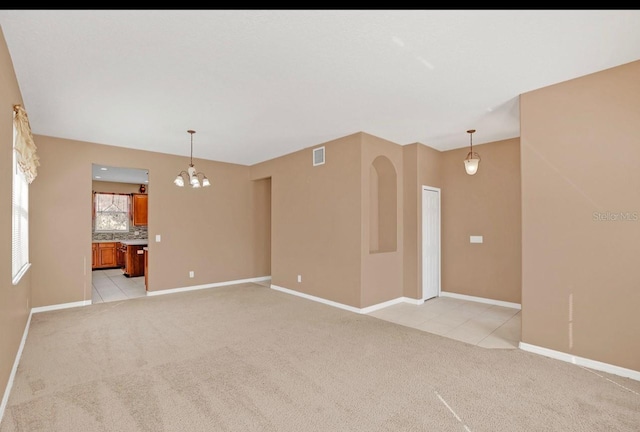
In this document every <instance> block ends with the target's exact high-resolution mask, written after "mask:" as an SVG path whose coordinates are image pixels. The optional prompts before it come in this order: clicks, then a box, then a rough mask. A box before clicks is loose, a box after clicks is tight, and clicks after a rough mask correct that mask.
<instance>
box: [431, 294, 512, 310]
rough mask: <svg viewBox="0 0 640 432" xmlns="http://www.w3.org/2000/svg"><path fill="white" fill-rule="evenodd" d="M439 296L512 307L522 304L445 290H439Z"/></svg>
mask: <svg viewBox="0 0 640 432" xmlns="http://www.w3.org/2000/svg"><path fill="white" fill-rule="evenodd" d="M440 297H451V298H457V299H460V300H468V301H474V302H478V303H486V304H491V305H496V306H504V307H508V308H513V309H522V306H521V305H520V303H511V302H506V301H502V300H493V299H488V298H484V297H475V296H470V295H466V294H458V293H452V292H447V291H440Z"/></svg>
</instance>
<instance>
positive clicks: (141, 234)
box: [93, 226, 148, 241]
mask: <svg viewBox="0 0 640 432" xmlns="http://www.w3.org/2000/svg"><path fill="white" fill-rule="evenodd" d="M136 232H138V235H136ZM146 238H148V232H147V227H146V226H130V227H129V232H128V233H95V232H94V233H93V240H96V241H97V240H135V239H146Z"/></svg>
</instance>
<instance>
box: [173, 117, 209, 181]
mask: <svg viewBox="0 0 640 432" xmlns="http://www.w3.org/2000/svg"><path fill="white" fill-rule="evenodd" d="M187 132H189V134H190V135H191V159H190V163H189V168H187V170H186V171H181V172H180V174H178V176H177V177H176V179H175V180H174V181H173V182H174V183H175V185H176V186H178V187H183V186H184V182H185V180H186V181H187V182H188V183H189V184H190V185H191V187H192V188H199V187H201V186H202V187H207V186H211V183H209V179H208V178H207V176H205V175H204V173H201V172H198V171H196V167H194V166H193V134H194V133H196V131H194V130H191V129H189V130H188V131H187Z"/></svg>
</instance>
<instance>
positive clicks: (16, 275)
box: [11, 113, 31, 285]
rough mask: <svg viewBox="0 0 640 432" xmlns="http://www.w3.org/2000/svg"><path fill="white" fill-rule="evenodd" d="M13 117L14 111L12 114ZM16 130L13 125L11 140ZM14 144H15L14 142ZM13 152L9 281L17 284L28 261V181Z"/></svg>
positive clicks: (24, 271)
mask: <svg viewBox="0 0 640 432" xmlns="http://www.w3.org/2000/svg"><path fill="white" fill-rule="evenodd" d="M13 116H14V118H15V113H14V114H13ZM16 135H17V131H16V128H15V124H14V127H13V142H14V143H15V142H16ZM14 145H15V144H14ZM12 154H13V167H12V168H13V171H12V173H13V180H12V182H11V183H12V191H11V275H12V280H11V282H12V283H13V285H17V284H18V283H19V282H20V280H21V279H22V277H23V276H24V275H25V273H26V272H27V270H29V267H31V263H30V262H29V183H28V182H27V177H26V176H25V175H24V173H23V172H22V170H21V169H20V167H19V166H18V152H17V151H16V149H15V147H14V148H13V151H12Z"/></svg>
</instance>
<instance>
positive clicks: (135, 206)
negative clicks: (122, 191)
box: [131, 194, 149, 226]
mask: <svg viewBox="0 0 640 432" xmlns="http://www.w3.org/2000/svg"><path fill="white" fill-rule="evenodd" d="M148 199H149V196H148V195H147V194H133V195H132V204H131V208H132V213H133V225H135V226H146V225H147V208H148Z"/></svg>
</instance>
